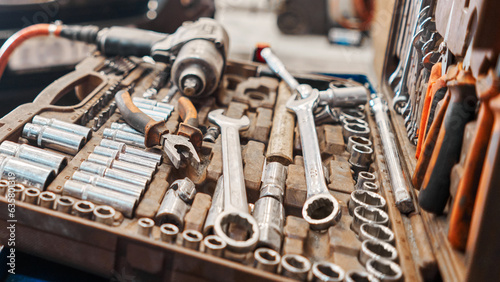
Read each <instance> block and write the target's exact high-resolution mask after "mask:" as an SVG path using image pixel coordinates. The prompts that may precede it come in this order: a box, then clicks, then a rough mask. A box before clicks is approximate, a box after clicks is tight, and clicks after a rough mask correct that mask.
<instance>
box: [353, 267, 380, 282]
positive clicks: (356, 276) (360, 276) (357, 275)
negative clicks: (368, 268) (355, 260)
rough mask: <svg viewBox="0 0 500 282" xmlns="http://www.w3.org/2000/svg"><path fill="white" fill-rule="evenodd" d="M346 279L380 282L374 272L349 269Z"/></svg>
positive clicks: (356, 281)
mask: <svg viewBox="0 0 500 282" xmlns="http://www.w3.org/2000/svg"><path fill="white" fill-rule="evenodd" d="M344 279H345V282H380V280H378V279H377V278H375V276H373V275H372V274H370V273H368V272H364V271H359V270H351V271H348V272H347V273H346V274H345V278H344Z"/></svg>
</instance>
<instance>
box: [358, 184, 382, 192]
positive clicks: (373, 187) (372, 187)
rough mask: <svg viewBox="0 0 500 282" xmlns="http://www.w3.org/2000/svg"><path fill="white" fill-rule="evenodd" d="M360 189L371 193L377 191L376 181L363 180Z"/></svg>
mask: <svg viewBox="0 0 500 282" xmlns="http://www.w3.org/2000/svg"><path fill="white" fill-rule="evenodd" d="M361 190H365V191H370V192H373V193H378V192H379V189H378V185H377V183H373V182H364V183H363V187H362V188H361Z"/></svg>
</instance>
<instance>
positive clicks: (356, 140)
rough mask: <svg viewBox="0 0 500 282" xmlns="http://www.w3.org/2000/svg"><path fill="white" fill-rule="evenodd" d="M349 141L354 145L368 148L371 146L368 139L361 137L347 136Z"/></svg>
mask: <svg viewBox="0 0 500 282" xmlns="http://www.w3.org/2000/svg"><path fill="white" fill-rule="evenodd" d="M349 141H351V142H352V143H354V144H359V145H365V146H368V147H370V146H371V145H372V141H370V139H368V138H365V137H362V136H349Z"/></svg>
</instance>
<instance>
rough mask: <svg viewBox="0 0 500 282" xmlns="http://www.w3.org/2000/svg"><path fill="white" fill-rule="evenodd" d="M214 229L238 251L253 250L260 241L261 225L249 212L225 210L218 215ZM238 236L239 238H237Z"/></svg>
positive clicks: (233, 249)
mask: <svg viewBox="0 0 500 282" xmlns="http://www.w3.org/2000/svg"><path fill="white" fill-rule="evenodd" d="M214 231H215V234H216V235H217V236H219V237H220V238H221V239H222V240H223V241H224V242H226V244H227V249H228V250H230V251H233V252H236V253H246V252H249V251H252V250H253V249H254V248H255V246H256V245H257V242H258V241H259V225H258V224H257V221H256V220H255V218H254V217H253V216H252V215H250V214H249V213H243V212H240V211H237V210H230V211H223V212H222V213H220V214H219V216H217V218H216V219H215V223H214ZM236 237H237V238H236Z"/></svg>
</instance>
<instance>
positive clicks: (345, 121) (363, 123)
mask: <svg viewBox="0 0 500 282" xmlns="http://www.w3.org/2000/svg"><path fill="white" fill-rule="evenodd" d="M349 123H353V124H359V125H361V126H364V127H369V125H368V122H366V121H364V120H362V119H360V118H350V117H345V118H344V119H342V124H344V125H345V124H349Z"/></svg>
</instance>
